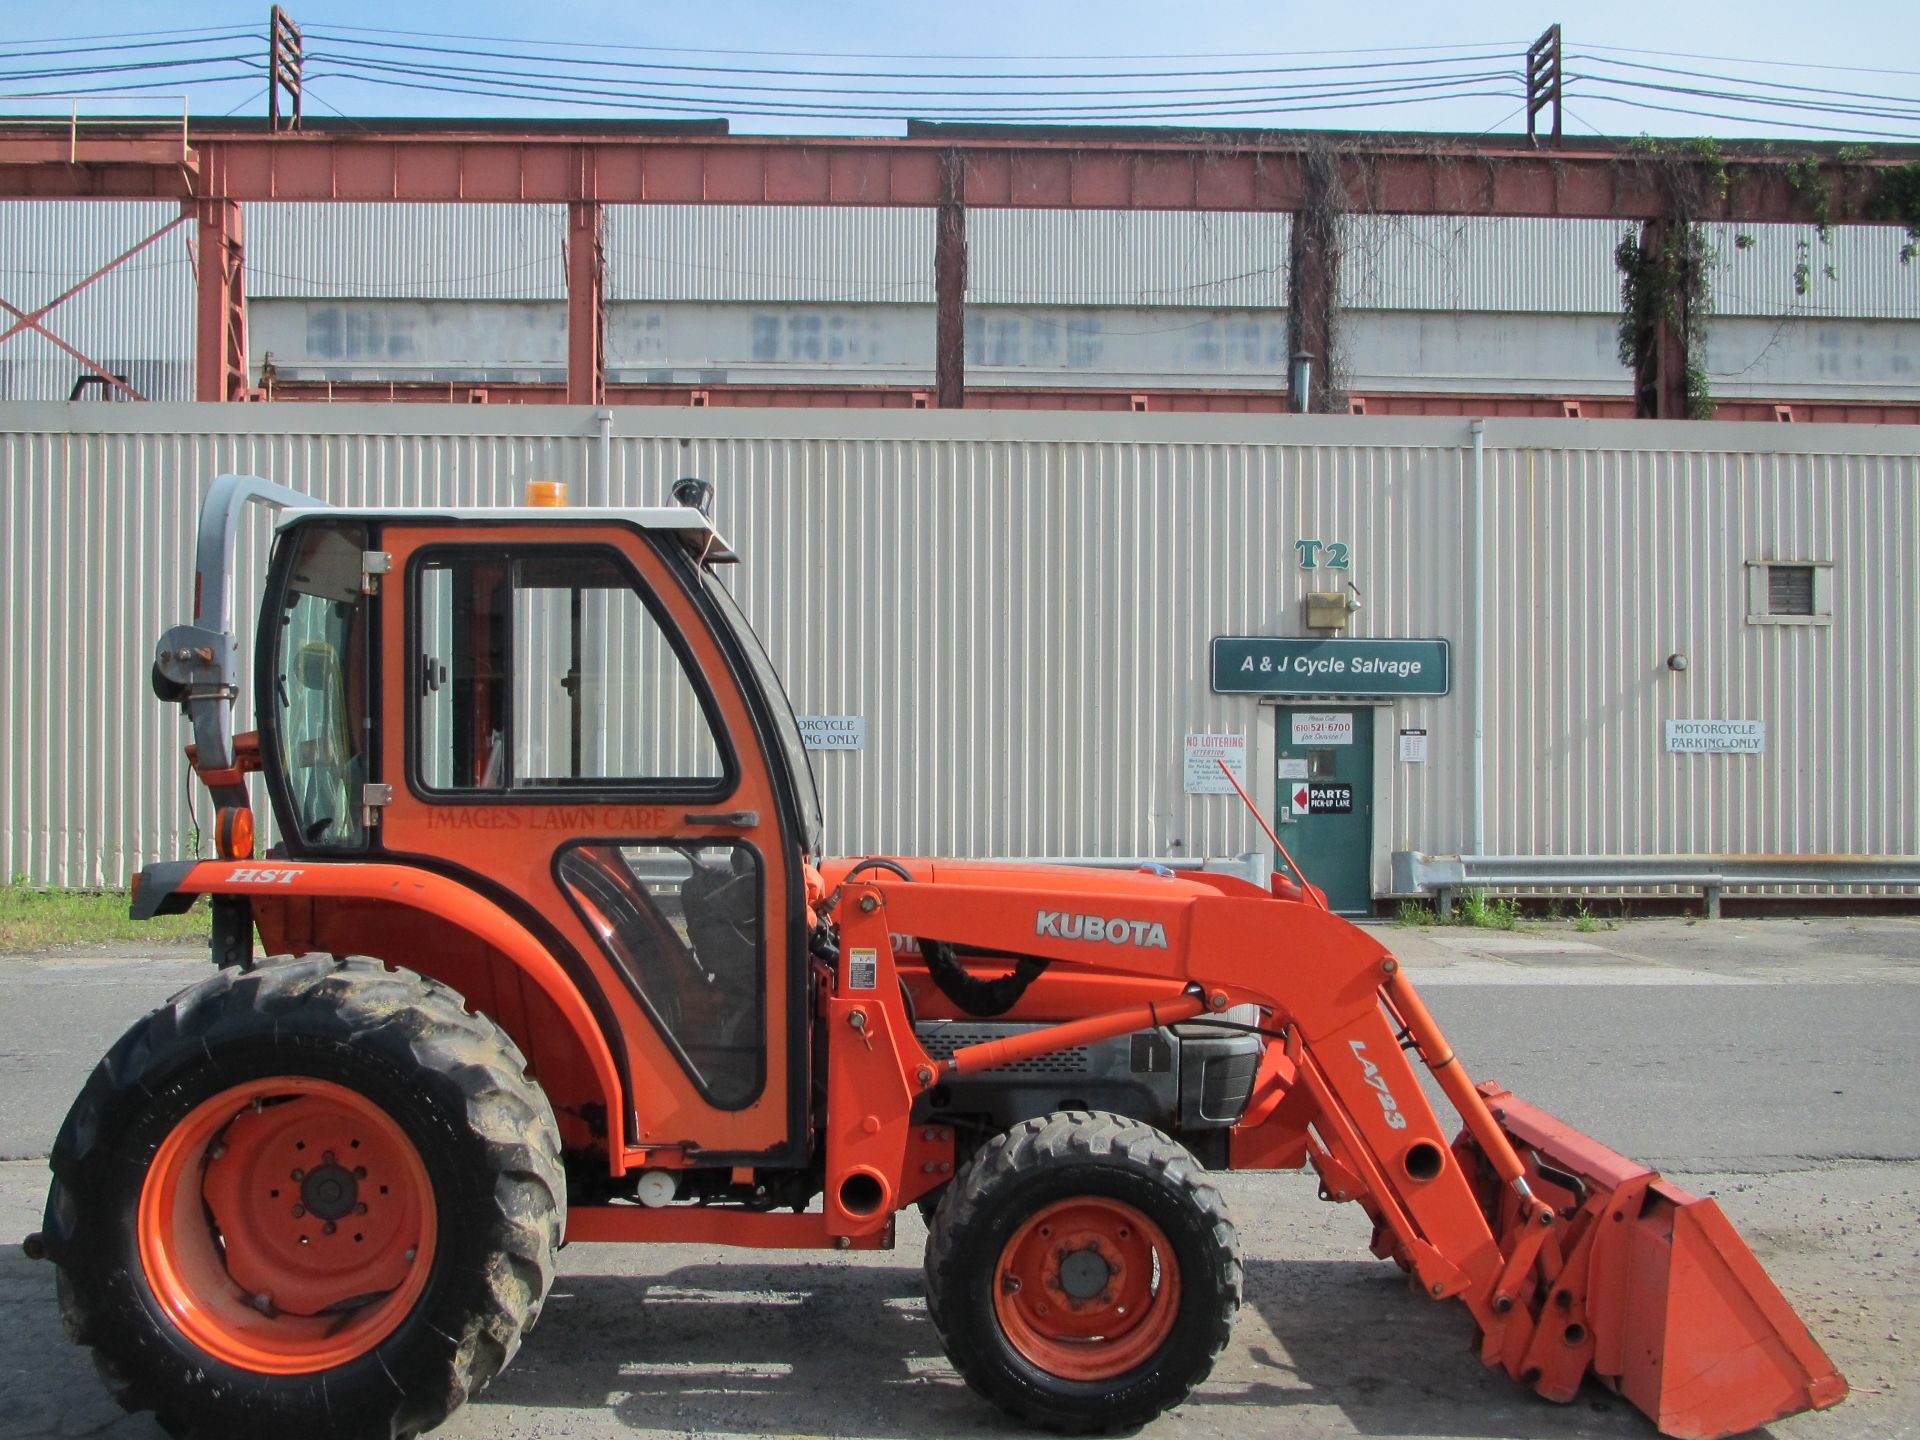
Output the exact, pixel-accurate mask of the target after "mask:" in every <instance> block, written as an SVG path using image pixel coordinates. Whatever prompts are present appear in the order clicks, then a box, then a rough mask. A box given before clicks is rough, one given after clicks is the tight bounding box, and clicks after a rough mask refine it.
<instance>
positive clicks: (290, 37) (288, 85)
mask: <svg viewBox="0 0 1920 1440" xmlns="http://www.w3.org/2000/svg"><path fill="white" fill-rule="evenodd" d="M305 60H306V55H305V46H304V44H303V43H302V41H301V39H300V27H299V26H298V25H296V24H294V23H293V20H292V18H291V17H290V16H289V15H288V14H287V12H286V11H284V10H282V9H281V8H280V7H279V6H278V5H276V6H274V7H273V9H272V10H271V11H269V12H268V14H267V126H268V128H269V129H272V130H279V129H281V128H282V126H281V118H282V117H281V114H280V92H281V91H282V90H285V91H286V92H287V98H288V100H289V101H290V102H291V105H292V110H291V113H290V114H289V115H288V116H287V117H286V126H285V128H286V129H289V130H298V129H299V128H300V104H301V98H300V74H301V70H302V69H303V67H304V65H305Z"/></svg>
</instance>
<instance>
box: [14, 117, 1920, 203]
mask: <svg viewBox="0 0 1920 1440" xmlns="http://www.w3.org/2000/svg"><path fill="white" fill-rule="evenodd" d="M156 142H164V132H160V131H157V130H156V131H154V132H152V133H147V132H138V133H133V132H124V138H122V139H120V140H118V141H115V140H110V139H101V138H94V139H91V140H89V141H87V142H85V145H84V149H85V155H84V156H83V157H82V158H80V159H79V161H78V163H73V162H72V161H70V160H69V159H68V158H67V151H68V149H69V148H70V147H69V139H68V135H67V130H66V127H63V126H47V127H45V128H44V130H35V129H26V130H17V131H15V132H12V133H11V134H10V135H9V136H8V138H6V139H5V140H4V141H0V199H33V198H56V197H76V198H109V199H110V198H153V197H156V196H157V197H172V198H188V197H202V198H210V199H227V200H238V201H255V200H316V201H330V200H358V201H444V202H482V201H487V202H509V203H514V202H539V203H563V204H564V203H576V202H588V201H592V202H599V203H602V204H649V203H651V204H708V205H880V206H916V207H930V206H937V205H938V204H939V203H940V199H941V167H942V163H943V162H942V157H943V155H944V154H945V153H947V152H949V151H955V150H957V151H958V152H959V153H960V154H961V155H962V156H963V157H964V161H965V172H966V173H965V184H964V187H963V193H962V195H961V196H960V199H961V200H962V202H963V203H964V204H966V205H968V206H970V207H974V208H980V207H988V208H1013V209H1025V208H1032V209H1070V210H1088V209H1092V210H1251V211H1292V210H1297V209H1299V208H1300V207H1301V205H1302V203H1303V201H1304V199H1305V197H1306V183H1305V179H1304V171H1305V163H1304V157H1305V154H1306V150H1307V145H1306V142H1304V141H1302V140H1299V139H1295V138H1288V137H1275V138H1272V139H1266V138H1246V137H1226V138H1223V139H1219V140H1217V141H1210V140H1208V139H1206V138H1204V137H1192V138H1187V137H1175V138H1166V139H1160V138H1154V139H1113V138H1103V137H1102V136H1100V135H1099V134H1097V133H1095V134H1089V135H1087V136H1084V137H1082V136H1048V137H1044V138H1032V137H1012V138H1000V137H974V136H968V137H956V138H948V137H934V138H906V139H875V138H861V137H842V136H726V137H710V136H707V137H684V136H652V135H648V136H618V137H616V136H607V135H597V136H596V135H593V134H591V133H585V132H583V133H581V134H579V135H571V136H544V135H542V136H531V135H526V134H516V133H513V132H510V131H506V130H488V129H485V128H482V127H478V126H476V128H475V129H474V130H472V131H470V132H451V133H450V132H444V131H441V132H434V133H418V134H416V133H397V132H389V133H381V132H377V131H373V132H364V133H363V132H350V133H345V132H343V133H327V132H314V131H306V132H302V133H299V134H281V135H263V134H245V133H229V134H222V133H219V132H218V131H217V130H214V131H208V130H203V131H201V132H199V133H197V134H196V135H194V136H193V139H192V148H191V151H190V153H189V154H188V156H187V157H186V161H185V163H182V158H181V156H180V153H179V145H178V141H177V139H176V140H175V141H174V142H173V150H172V153H171V158H167V159H158V158H156V156H155V153H154V152H155V148H156ZM116 146H118V147H121V148H120V149H118V150H116V149H115V147H116ZM1909 148H1910V147H1909ZM1809 153H1815V152H1813V151H1812V150H1811V148H1810V149H1809ZM1336 158H1337V163H1338V165H1339V167H1340V179H1341V184H1342V185H1343V186H1344V187H1345V190H1346V197H1347V203H1348V208H1349V209H1351V210H1356V211H1373V212H1378V213H1391V214H1402V215H1506V216H1543V217H1551V218H1562V219H1605V220H1647V219H1653V218H1656V217H1658V216H1662V215H1664V214H1666V213H1668V212H1669V211H1670V210H1671V208H1672V202H1671V198H1670V193H1669V177H1668V175H1667V174H1666V165H1667V164H1668V163H1669V162H1666V161H1659V162H1656V161H1654V160H1651V159H1649V158H1648V157H1646V156H1644V155H1640V154H1636V153H1634V152H1630V151H1626V150H1623V149H1619V148H1614V147H1612V146H1602V145H1589V146H1588V147H1586V148H1581V149H1563V150H1556V151H1553V152H1551V153H1543V152H1540V151H1535V150H1532V149H1522V148H1516V147H1514V146H1513V145H1511V144H1510V143H1508V142H1496V143H1491V144H1483V143H1475V142H1470V141H1464V140H1453V139H1449V138H1446V137H1437V138H1436V139H1434V140H1433V141H1431V142H1426V143H1413V142H1403V141H1383V142H1375V143H1370V144H1368V143H1345V142H1343V143H1342V145H1341V146H1340V147H1339V149H1338V151H1337V156H1336ZM1799 158H1801V157H1800V156H1799V155H1798V154H1796V153H1781V154H1777V155H1763V154H1738V153H1736V154H1730V155H1728V156H1726V157H1725V159H1724V160H1723V161H1722V162H1720V163H1721V164H1722V165H1724V169H1725V172H1726V176H1727V184H1726V187H1725V192H1724V194H1721V193H1718V190H1717V187H1716V186H1715V185H1706V184H1703V185H1702V186H1701V187H1700V188H1701V190H1702V191H1703V192H1705V194H1706V199H1705V200H1704V202H1703V203H1702V204H1701V205H1700V206H1699V207H1698V209H1697V212H1696V218H1698V219H1702V220H1731V221H1744V222H1750V223H1756V224H1757V223H1766V222H1783V223H1785V222H1800V223H1811V222H1814V221H1816V220H1818V219H1820V218H1821V217H1820V216H1818V215H1816V214H1815V213H1814V212H1815V209H1816V207H1821V206H1823V207H1824V209H1825V210H1826V211H1827V218H1829V219H1831V220H1834V221H1842V222H1845V223H1869V222H1867V221H1866V220H1865V217H1864V216H1863V215H1862V213H1861V212H1862V208H1863V206H1864V203H1865V200H1866V197H1867V195H1868V193H1869V191H1870V189H1871V181H1872V176H1873V173H1874V172H1875V171H1876V170H1877V169H1880V168H1883V167H1890V166H1894V165H1897V164H1899V163H1901V159H1900V158H1894V159H1889V158H1885V156H1884V155H1883V156H1882V157H1880V158H1873V159H1868V160H1863V161H1857V162H1850V163H1847V164H1839V163H1833V164H1827V165H1825V166H1824V167H1823V174H1824V176H1825V177H1826V179H1827V181H1828V185H1827V186H1826V187H1825V190H1824V193H1816V192H1819V191H1821V190H1822V187H1820V186H1806V185H1802V186H1798V187H1796V186H1795V185H1794V184H1793V183H1791V181H1790V180H1789V178H1788V167H1789V165H1790V164H1792V163H1793V162H1794V161H1795V160H1797V159H1799ZM196 170H197V172H198V173H197V174H196ZM1702 174H1703V175H1704V174H1705V170H1704V169H1703V170H1702ZM1889 223H1892V222H1889Z"/></svg>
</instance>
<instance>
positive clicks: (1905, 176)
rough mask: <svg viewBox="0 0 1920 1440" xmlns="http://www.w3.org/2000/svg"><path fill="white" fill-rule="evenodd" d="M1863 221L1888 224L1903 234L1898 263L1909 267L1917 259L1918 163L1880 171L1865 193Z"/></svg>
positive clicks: (1919, 227)
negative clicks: (1905, 236) (1896, 227)
mask: <svg viewBox="0 0 1920 1440" xmlns="http://www.w3.org/2000/svg"><path fill="white" fill-rule="evenodd" d="M1865 209H1866V213H1867V218H1868V219H1869V220H1878V221H1881V222H1883V223H1884V222H1892V223H1893V224H1896V225H1899V226H1901V227H1902V228H1904V229H1905V231H1906V232H1907V238H1906V243H1905V244H1903V245H1902V246H1901V247H1900V263H1901V264H1902V265H1906V264H1909V263H1911V262H1912V261H1913V259H1914V257H1915V256H1920V160H1910V161H1908V162H1907V163H1906V164H1905V165H1900V166H1896V167H1895V168H1894V169H1891V170H1884V171H1882V172H1881V173H1880V175H1879V176H1878V178H1877V179H1876V180H1875V181H1874V186H1873V189H1872V190H1871V191H1870V192H1868V195H1867V203H1866V206H1865Z"/></svg>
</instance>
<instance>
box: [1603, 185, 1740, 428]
mask: <svg viewBox="0 0 1920 1440" xmlns="http://www.w3.org/2000/svg"><path fill="white" fill-rule="evenodd" d="M1613 263H1614V265H1615V266H1616V267H1618V269H1619V271H1620V322H1619V329H1618V332H1617V333H1618V338H1619V354H1620V363H1621V364H1623V365H1627V366H1630V367H1633V368H1634V369H1635V371H1636V374H1637V372H1638V370H1639V368H1640V366H1641V362H1642V358H1643V357H1642V346H1643V345H1645V344H1647V343H1649V341H1648V337H1650V336H1651V335H1652V334H1653V333H1654V330H1655V329H1656V327H1657V326H1658V325H1660V324H1662V323H1664V324H1666V325H1668V326H1670V327H1672V328H1673V329H1674V330H1675V331H1677V332H1678V334H1679V337H1680V342H1681V346H1682V349H1683V351H1684V353H1685V354H1686V357H1687V376H1686V386H1687V418H1688V419H1690V420H1707V419H1710V418H1712V416H1713V411H1714V400H1713V394H1712V391H1711V389H1710V387H1709V385H1708V383H1707V372H1706V367H1705V366H1704V365H1702V364H1701V362H1700V358H1699V357H1700V356H1701V355H1702V354H1703V353H1704V352H1705V349H1706V330H1707V321H1708V320H1709V319H1710V318H1711V316H1712V314H1713V287H1712V285H1711V284H1710V283H1709V280H1708V277H1709V275H1710V274H1711V273H1712V271H1713V267H1714V266H1715V265H1716V264H1717V263H1718V259H1717V257H1716V256H1715V255H1714V251H1713V245H1712V243H1711V242H1710V241H1709V240H1708V239H1707V232H1706V229H1705V227H1704V226H1701V225H1699V224H1696V223H1695V222H1693V221H1683V222H1678V223H1675V224H1673V225H1670V226H1668V227H1667V228H1666V230H1665V232H1664V234H1663V235H1661V236H1660V237H1659V239H1658V242H1657V243H1656V244H1655V246H1654V247H1653V248H1652V249H1649V248H1647V246H1646V245H1644V244H1643V243H1642V241H1641V237H1640V236H1638V235H1636V234H1634V233H1633V232H1632V231H1629V232H1627V234H1625V235H1623V236H1622V237H1621V238H1620V243H1619V245H1617V246H1616V247H1615V248H1614V252H1613Z"/></svg>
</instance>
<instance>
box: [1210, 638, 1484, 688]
mask: <svg viewBox="0 0 1920 1440" xmlns="http://www.w3.org/2000/svg"><path fill="white" fill-rule="evenodd" d="M1448 660H1449V653H1448V648H1447V642H1446V641H1444V640H1344V639H1342V640H1316V639H1296V638H1288V637H1283V636H1276V635H1216V636H1215V637H1214V640H1213V688H1214V690H1215V691H1217V692H1219V693H1221V694H1229V695H1444V694H1446V693H1447V687H1448V685H1449V683H1450V680H1451V676H1450V674H1449V669H1450V666H1449V664H1448Z"/></svg>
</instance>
